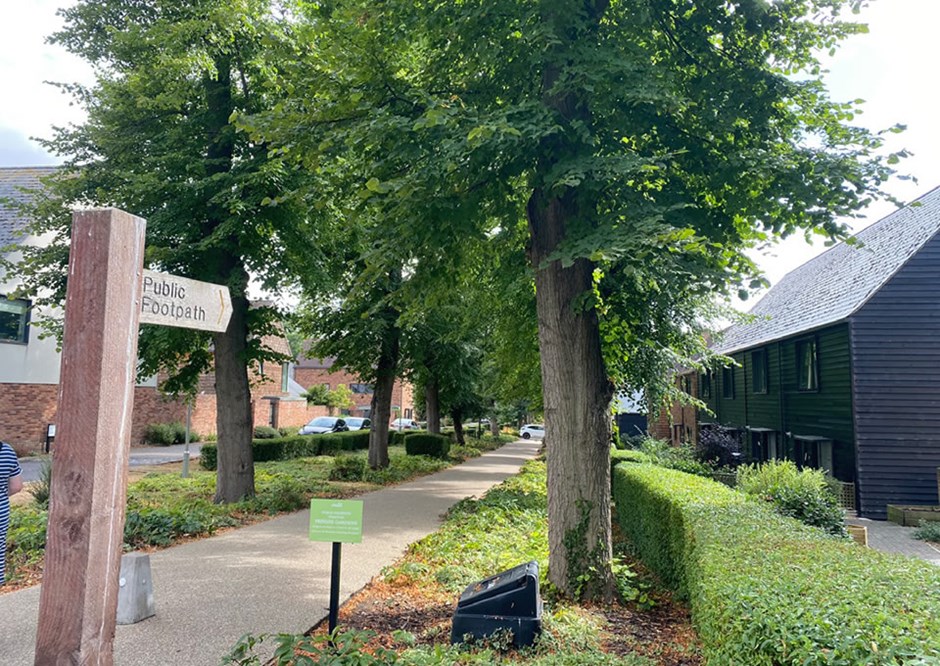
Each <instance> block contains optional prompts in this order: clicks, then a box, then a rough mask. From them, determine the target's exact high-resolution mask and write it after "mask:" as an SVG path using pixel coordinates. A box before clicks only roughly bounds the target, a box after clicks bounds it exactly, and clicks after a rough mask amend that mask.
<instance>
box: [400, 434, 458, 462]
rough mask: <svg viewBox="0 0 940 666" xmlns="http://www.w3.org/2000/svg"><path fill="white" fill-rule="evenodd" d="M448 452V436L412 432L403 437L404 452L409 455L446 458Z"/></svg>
mask: <svg viewBox="0 0 940 666" xmlns="http://www.w3.org/2000/svg"><path fill="white" fill-rule="evenodd" d="M449 452H450V437H447V436H446V435H431V434H413V435H409V436H408V437H405V453H407V454H408V455H409V456H431V457H434V458H446V457H447V454H448V453H449Z"/></svg>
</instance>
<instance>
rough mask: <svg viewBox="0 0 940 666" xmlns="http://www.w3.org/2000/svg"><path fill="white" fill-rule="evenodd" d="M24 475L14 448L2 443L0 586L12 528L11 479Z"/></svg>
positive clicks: (0, 446) (0, 477)
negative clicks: (9, 529) (8, 537)
mask: <svg viewBox="0 0 940 666" xmlns="http://www.w3.org/2000/svg"><path fill="white" fill-rule="evenodd" d="M20 473H22V470H21V469H20V463H19V461H17V459H16V452H15V451H14V450H13V447H12V446H10V445H9V444H7V443H5V442H0V585H3V581H4V578H5V577H4V572H5V571H6V556H7V528H8V527H9V526H10V495H9V492H8V488H9V485H10V479H11V478H13V477H14V476H17V475H18V474H20Z"/></svg>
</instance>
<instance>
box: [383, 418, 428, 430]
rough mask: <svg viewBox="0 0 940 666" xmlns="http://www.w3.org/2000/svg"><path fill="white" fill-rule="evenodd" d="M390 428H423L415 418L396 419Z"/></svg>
mask: <svg viewBox="0 0 940 666" xmlns="http://www.w3.org/2000/svg"><path fill="white" fill-rule="evenodd" d="M389 428H391V429H392V430H421V426H420V425H418V422H417V421H415V420H414V419H395V420H394V421H392V423H391V425H389Z"/></svg>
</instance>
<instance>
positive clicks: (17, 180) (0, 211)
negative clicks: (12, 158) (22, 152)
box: [0, 167, 56, 247]
mask: <svg viewBox="0 0 940 666" xmlns="http://www.w3.org/2000/svg"><path fill="white" fill-rule="evenodd" d="M55 169H56V167H0V247H4V246H5V245H9V244H11V243H16V242H17V241H19V239H20V236H19V235H18V234H17V233H16V232H17V231H19V230H20V229H22V228H23V226H24V224H25V220H22V219H20V217H19V214H18V213H17V212H16V210H14V209H13V208H11V207H10V206H9V205H8V204H6V203H4V200H5V199H13V200H14V201H23V200H24V199H26V197H27V195H26V194H24V193H23V192H21V191H20V188H23V187H26V188H36V187H39V186H40V183H39V179H40V178H41V177H43V176H47V175H49V174H50V173H52V172H53V171H54V170H55Z"/></svg>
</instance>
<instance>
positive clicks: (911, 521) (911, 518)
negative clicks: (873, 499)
mask: <svg viewBox="0 0 940 666" xmlns="http://www.w3.org/2000/svg"><path fill="white" fill-rule="evenodd" d="M888 520H890V521H891V522H892V523H897V524H898V525H900V526H902V527H917V526H918V525H920V521H922V520H923V521H926V522H928V523H934V522H940V506H928V505H924V506H917V505H910V506H904V505H901V504H889V505H888Z"/></svg>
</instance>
